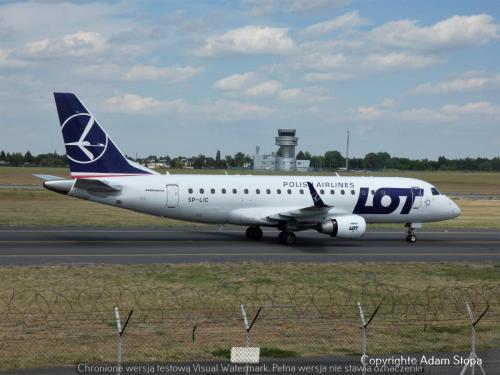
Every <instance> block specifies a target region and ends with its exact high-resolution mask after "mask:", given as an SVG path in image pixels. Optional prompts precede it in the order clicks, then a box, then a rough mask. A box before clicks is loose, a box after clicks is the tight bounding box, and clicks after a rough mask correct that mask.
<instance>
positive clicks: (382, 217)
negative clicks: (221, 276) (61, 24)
mask: <svg viewBox="0 0 500 375" xmlns="http://www.w3.org/2000/svg"><path fill="white" fill-rule="evenodd" d="M54 97H55V101H56V106H57V112H58V114H59V121H60V123H61V131H62V134H63V139H64V144H65V146H66V156H67V157H68V160H69V166H70V170H71V177H72V179H70V180H66V179H62V178H60V177H55V176H47V175H37V176H38V177H40V178H42V179H43V180H44V184H43V186H44V187H46V188H47V189H49V190H52V191H55V192H58V193H63V194H66V195H69V196H72V197H77V198H82V199H88V200H91V201H94V202H98V203H103V204H107V205H110V206H115V207H121V208H126V209H129V210H133V211H137V212H142V213H146V214H150V215H155V216H161V217H169V218H174V219H180V220H187V221H196V222H202V223H219V224H234V225H244V226H248V229H247V230H246V236H247V237H248V238H249V239H252V240H258V239H260V238H262V229H261V227H276V228H278V229H279V230H280V234H279V240H280V242H282V243H284V244H287V245H291V244H293V243H295V241H296V237H295V232H298V231H302V230H307V229H314V230H317V231H318V232H321V233H324V234H327V235H330V236H331V237H339V238H359V237H361V236H363V234H364V233H365V230H366V224H367V223H402V224H403V223H404V224H405V225H406V226H407V227H408V233H407V236H406V240H407V241H408V242H416V240H417V237H416V236H415V228H418V227H420V225H421V223H423V222H429V221H439V220H447V219H452V218H455V217H457V216H458V215H459V214H460V209H459V208H458V206H457V205H456V204H455V203H454V202H453V201H452V200H451V199H449V198H448V197H446V196H445V195H443V194H441V193H440V192H439V191H438V190H437V189H436V188H435V187H434V186H432V185H430V184H429V183H427V182H425V181H421V180H416V179H412V178H396V177H350V176H338V175H336V176H333V175H332V176H240V175H217V176H214V175H200V174H193V175H184V174H182V175H173V174H166V175H163V174H159V173H158V172H156V171H153V170H151V169H148V168H145V167H143V166H141V165H139V164H137V163H135V162H133V161H131V160H128V159H127V158H125V156H124V155H123V153H122V152H121V151H120V150H119V149H118V147H117V146H116V145H115V144H114V142H113V141H112V140H111V138H109V136H108V134H107V133H106V132H105V131H104V129H103V128H102V127H101V126H100V125H99V124H98V123H97V121H96V119H95V117H94V116H93V115H92V114H91V113H90V112H89V111H88V110H87V108H85V106H84V105H83V104H82V103H81V101H80V100H79V99H78V98H77V97H76V95H74V94H70V93H55V94H54Z"/></svg>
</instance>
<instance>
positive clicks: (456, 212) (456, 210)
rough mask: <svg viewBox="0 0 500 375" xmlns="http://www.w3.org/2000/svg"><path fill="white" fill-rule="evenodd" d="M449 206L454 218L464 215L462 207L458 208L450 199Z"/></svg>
mask: <svg viewBox="0 0 500 375" xmlns="http://www.w3.org/2000/svg"><path fill="white" fill-rule="evenodd" d="M448 205H449V206H450V211H451V215H452V218H455V217H457V216H459V215H460V214H461V213H462V210H460V207H458V205H457V204H456V203H455V202H453V201H452V200H451V199H450V198H448Z"/></svg>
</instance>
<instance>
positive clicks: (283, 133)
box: [253, 129, 310, 172]
mask: <svg viewBox="0 0 500 375" xmlns="http://www.w3.org/2000/svg"><path fill="white" fill-rule="evenodd" d="M298 140H299V139H298V138H297V137H296V136H295V129H278V136H277V137H276V138H275V144H276V146H279V149H278V151H277V152H276V153H272V154H261V153H260V152H259V151H260V147H257V149H256V152H255V155H254V156H253V169H261V170H268V171H272V170H274V171H301V172H306V171H308V170H309V163H310V160H297V159H296V158H295V146H297V143H298Z"/></svg>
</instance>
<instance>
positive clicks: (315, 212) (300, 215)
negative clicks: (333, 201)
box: [267, 182, 333, 221]
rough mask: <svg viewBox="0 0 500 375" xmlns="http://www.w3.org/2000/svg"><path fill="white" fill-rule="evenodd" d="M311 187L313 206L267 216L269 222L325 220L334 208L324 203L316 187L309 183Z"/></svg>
mask: <svg viewBox="0 0 500 375" xmlns="http://www.w3.org/2000/svg"><path fill="white" fill-rule="evenodd" d="M307 186H308V187H309V193H310V194H311V198H312V200H313V205H312V206H308V207H303V208H298V209H294V210H289V211H284V212H280V213H277V214H273V215H269V216H267V219H269V220H297V221H310V220H314V219H315V218H317V219H320V218H323V217H324V216H325V215H327V214H328V212H329V211H330V210H331V209H332V208H333V206H329V205H327V204H325V203H324V202H323V199H321V196H320V195H319V194H318V192H317V191H316V189H315V188H314V185H313V184H312V183H311V182H307Z"/></svg>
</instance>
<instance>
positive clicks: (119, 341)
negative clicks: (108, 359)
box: [115, 306, 122, 375]
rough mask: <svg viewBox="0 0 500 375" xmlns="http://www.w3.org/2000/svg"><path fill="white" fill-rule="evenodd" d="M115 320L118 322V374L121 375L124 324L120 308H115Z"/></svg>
mask: <svg viewBox="0 0 500 375" xmlns="http://www.w3.org/2000/svg"><path fill="white" fill-rule="evenodd" d="M115 320H116V336H117V347H116V365H117V366H116V373H117V375H120V374H121V372H122V371H121V366H122V322H121V320H120V310H119V309H118V306H115Z"/></svg>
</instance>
